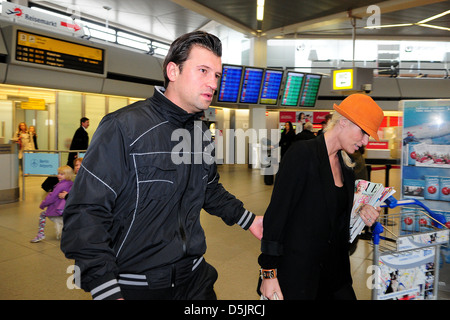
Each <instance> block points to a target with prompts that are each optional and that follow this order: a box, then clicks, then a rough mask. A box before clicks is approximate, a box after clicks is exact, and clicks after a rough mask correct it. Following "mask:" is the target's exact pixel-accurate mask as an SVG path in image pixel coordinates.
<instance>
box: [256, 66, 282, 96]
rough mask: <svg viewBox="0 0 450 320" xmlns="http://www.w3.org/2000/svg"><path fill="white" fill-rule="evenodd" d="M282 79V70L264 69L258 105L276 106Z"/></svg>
mask: <svg viewBox="0 0 450 320" xmlns="http://www.w3.org/2000/svg"><path fill="white" fill-rule="evenodd" d="M282 79H283V70H271V69H266V72H265V73H264V80H263V84H262V88H261V96H260V100H259V103H260V104H265V105H276V104H277V102H278V93H279V92H280V86H281V80H282Z"/></svg>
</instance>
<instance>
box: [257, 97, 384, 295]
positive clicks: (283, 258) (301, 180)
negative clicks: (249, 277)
mask: <svg viewBox="0 0 450 320" xmlns="http://www.w3.org/2000/svg"><path fill="white" fill-rule="evenodd" d="M334 110H335V112H334V114H333V118H332V119H331V121H330V123H329V124H328V127H327V130H326V131H325V133H324V134H322V135H320V136H318V137H317V138H316V139H310V140H306V141H298V142H296V143H294V144H293V145H292V146H291V147H290V149H289V150H288V151H287V152H286V154H285V158H284V160H283V161H282V162H281V164H280V169H279V171H278V175H277V178H276V179H275V185H274V190H273V193H272V198H271V201H270V204H269V206H268V208H267V211H266V213H265V215H264V229H263V230H264V232H263V238H262V241H261V255H260V256H259V259H258V262H259V264H260V266H261V278H262V279H260V286H259V288H260V292H261V294H262V295H263V296H264V297H266V298H268V299H274V298H275V297H278V298H281V299H282V298H285V299H300V300H301V299H313V300H314V299H324V300H326V299H356V296H355V293H354V291H353V287H352V278H351V273H350V259H349V240H350V232H349V227H350V213H351V209H352V205H353V196H354V186H355V176H354V172H353V166H354V163H353V162H352V161H351V160H350V158H349V156H348V154H352V153H354V152H355V151H356V150H358V149H359V148H360V147H362V146H364V145H366V144H367V143H368V141H369V135H370V136H372V137H374V138H375V139H376V140H379V139H378V135H377V130H378V128H379V126H380V125H381V122H382V120H383V117H384V115H383V111H382V110H381V108H380V107H379V106H378V105H377V104H376V103H375V101H373V99H372V98H370V97H369V96H366V95H363V94H353V95H350V96H348V97H347V98H346V99H344V100H343V101H342V103H341V104H340V105H339V106H338V105H336V104H335V105H334ZM379 213H380V208H374V207H372V206H370V205H365V206H364V207H363V208H362V210H361V211H360V216H361V218H362V219H363V221H364V222H365V223H366V225H368V226H371V225H372V224H373V223H374V222H375V220H376V219H377V218H378V216H379Z"/></svg>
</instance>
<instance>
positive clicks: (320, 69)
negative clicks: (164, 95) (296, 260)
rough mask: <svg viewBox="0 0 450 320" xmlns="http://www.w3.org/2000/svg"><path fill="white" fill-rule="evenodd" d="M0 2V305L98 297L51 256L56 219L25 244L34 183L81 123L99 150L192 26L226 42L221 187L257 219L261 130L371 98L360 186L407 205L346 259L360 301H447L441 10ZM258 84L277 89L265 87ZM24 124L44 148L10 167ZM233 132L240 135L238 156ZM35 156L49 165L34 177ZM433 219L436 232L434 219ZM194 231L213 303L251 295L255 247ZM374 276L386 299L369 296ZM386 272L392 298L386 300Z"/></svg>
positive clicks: (62, 155)
mask: <svg viewBox="0 0 450 320" xmlns="http://www.w3.org/2000/svg"><path fill="white" fill-rule="evenodd" d="M244 2H245V3H244ZM0 6H1V7H2V8H1V11H0V12H1V15H0V37H1V39H0V165H1V166H2V169H1V173H0V247H1V250H0V300H91V299H92V297H91V295H90V294H89V293H86V292H84V291H83V290H81V289H79V288H77V287H76V286H74V284H73V276H72V272H73V261H71V260H68V259H66V258H65V257H64V254H63V253H62V251H61V249H60V240H59V239H57V233H56V228H55V223H54V222H52V221H47V225H46V238H45V239H44V240H42V241H40V242H38V243H32V242H30V240H31V239H33V238H34V237H35V236H36V232H37V230H38V221H39V214H40V212H41V210H40V209H39V204H40V203H41V201H42V199H43V198H45V196H46V192H45V191H44V190H43V189H42V187H41V185H42V183H43V182H44V180H45V179H46V178H47V177H48V176H51V175H55V170H56V168H57V166H58V165H60V164H65V163H66V162H67V157H68V151H69V149H70V144H71V141H72V137H73V134H74V132H75V130H76V129H77V128H78V127H79V125H80V123H79V122H80V121H79V120H80V119H81V118H82V117H87V118H89V120H90V125H89V128H88V129H87V132H88V134H89V139H92V136H93V135H94V133H95V130H96V128H97V127H98V125H99V123H100V121H101V120H102V118H103V117H104V116H105V115H106V114H108V113H111V112H114V111H116V110H118V109H120V108H122V107H124V106H127V105H129V104H132V103H134V102H136V101H139V100H143V99H146V98H148V97H151V96H152V95H153V93H154V91H155V87H156V86H163V84H164V78H163V73H162V63H163V60H164V57H165V55H166V54H167V52H168V48H169V46H170V44H171V42H172V41H173V40H175V39H176V38H177V37H178V36H180V35H182V34H184V33H186V32H190V31H194V30H204V31H207V32H211V33H213V34H215V35H217V36H218V37H219V38H220V39H221V40H222V45H223V55H222V63H223V70H222V78H221V79H220V80H219V83H218V87H217V90H216V93H215V96H214V98H213V101H212V104H211V106H210V108H209V109H208V110H207V111H206V112H205V115H204V116H203V117H202V121H203V122H204V123H205V124H206V125H207V126H208V127H209V128H210V130H211V133H212V136H213V137H214V138H215V142H216V156H217V158H218V159H220V163H219V164H218V171H219V174H220V182H221V183H222V184H223V185H224V187H225V188H226V189H227V190H228V191H229V192H230V193H232V194H234V195H235V196H236V197H237V198H239V199H240V200H241V201H242V202H243V203H244V205H245V207H246V208H247V209H248V210H250V211H252V212H253V213H255V214H256V215H264V213H265V211H266V209H267V206H268V204H269V202H270V198H271V195H272V190H273V185H274V184H273V181H270V179H269V180H268V179H267V176H264V172H265V171H264V165H263V164H262V161H263V158H264V156H261V154H262V150H263V140H262V139H261V138H262V136H261V132H266V133H267V134H268V136H267V137H268V138H269V139H272V140H276V141H275V144H276V142H278V141H279V138H280V135H281V132H282V130H285V126H286V123H287V122H291V123H292V124H293V126H294V129H295V131H296V133H299V132H301V131H302V129H303V126H304V125H305V123H307V122H311V123H312V124H313V129H312V131H313V132H314V133H315V134H318V131H319V130H320V129H322V122H323V121H324V120H325V116H326V115H327V114H330V113H332V110H333V104H334V103H336V104H339V103H340V102H341V101H342V100H343V99H344V98H345V96H347V95H349V94H351V93H363V94H367V95H370V96H371V97H372V98H373V99H374V100H375V101H376V102H377V103H378V104H379V106H380V107H381V108H382V109H383V111H384V115H385V117H384V120H383V122H382V124H381V127H380V129H379V131H378V135H379V136H380V139H381V140H380V141H379V142H377V141H375V140H373V139H370V141H369V144H368V145H367V147H366V149H365V154H364V159H365V163H366V165H367V166H366V170H368V174H369V180H370V181H371V182H374V183H380V184H383V185H384V186H389V187H393V188H394V189H395V190H396V192H395V193H394V195H393V197H394V198H395V199H397V200H406V201H411V202H414V203H413V204H412V205H411V203H405V205H400V204H399V205H398V206H396V207H394V208H384V209H383V210H382V214H381V216H380V218H379V222H380V223H382V225H383V227H384V232H383V233H382V234H381V235H382V240H381V242H380V246H379V247H378V246H374V243H373V238H372V237H373V234H372V233H371V232H369V231H368V230H367V229H365V230H364V231H363V232H362V234H361V237H360V238H359V240H357V244H356V246H355V248H356V249H355V250H354V251H353V252H351V255H350V261H351V273H352V277H353V287H354V290H355V293H356V296H357V298H358V299H359V300H384V299H386V300H388V299H437V300H450V255H449V252H450V251H449V250H450V248H449V246H450V245H449V233H448V228H449V227H450V202H449V201H450V199H449V198H450V195H449V192H448V190H449V188H450V165H449V164H450V162H449V155H450V129H449V127H450V126H449V123H450V78H449V66H450V41H449V40H448V39H449V35H450V1H442V0H430V1H419V0H413V1H406V0H389V1H370V0H365V1H351V0H346V1H339V2H337V3H335V4H333V3H331V2H330V1H326V0H316V1H314V3H313V2H311V1H293V0H285V1H284V0H282V1H280V0H278V1H276V2H275V1H273V0H265V1H261V0H258V1H257V0H251V1H234V0H195V1H186V0H172V1H166V0H130V1H126V2H124V1H122V2H121V1H119V0H95V1H87V0H73V1H70V4H69V2H68V1H60V0H45V1H42V0H39V1H31V0H29V1H27V0H17V1H0ZM261 13H264V15H263V16H260V15H261ZM25 16H27V17H31V18H24V17H25ZM36 39H37V41H36ZM44 55H45V57H51V58H45V59H47V60H45V59H44ZM236 74H238V76H236ZM244 74H245V75H252V76H257V75H259V78H258V79H259V80H257V81H256V80H255V81H256V82H255V83H257V86H255V87H257V90H258V92H257V93H256V94H255V100H251V99H252V96H251V95H247V96H245V95H244V94H243V92H245V91H244V83H246V82H245V81H244V79H245V76H244ZM224 75H227V76H226V77H225V76H224ZM253 79H255V78H252V80H253ZM258 81H259V82H258ZM271 81H273V83H272V82H271ZM266 84H267V88H270V89H271V90H272V91H270V90H267V91H266V90H263V88H265V87H264V86H265V85H266ZM245 85H247V84H245ZM249 88H250V86H248V87H247V88H246V90H250V89H249ZM293 92H295V93H293ZM20 123H26V124H27V126H28V127H30V126H33V127H35V129H36V132H37V139H36V141H35V146H36V148H35V150H33V151H31V152H25V153H24V159H23V161H20V162H19V150H18V149H19V148H20V146H19V145H18V144H17V143H16V142H15V141H14V136H15V134H16V130H17V128H18V127H19V124H20ZM229 132H233V133H237V132H241V133H243V134H244V138H243V141H245V146H244V147H243V149H239V148H240V147H242V146H241V145H238V144H236V145H235V144H233V142H232V139H230V138H229V136H228V135H227V133H229ZM249 132H253V135H251V134H249ZM255 134H256V140H252V139H255ZM271 134H272V135H271ZM264 143H265V142H264ZM274 150H275V151H272V152H276V153H277V154H279V152H280V150H279V148H275V149H274ZM78 151H79V152H80V157H82V156H83V154H84V153H85V152H86V150H78ZM87 152H89V151H87ZM39 157H43V158H39ZM46 157H48V158H46ZM36 159H39V161H41V162H42V161H44V162H45V163H51V165H48V166H47V168H45V166H43V167H42V168H39V169H36V168H35V167H33V166H32V165H31V164H32V163H33V161H36ZM42 159H44V160H42ZM47 159H50V160H47ZM47 161H49V162H47ZM52 161H53V162H52ZM35 163H36V162H35ZM54 163H56V165H55V164H54ZM52 170H53V171H52ZM274 179H276V176H274ZM433 188H434V190H433ZM437 190H439V191H440V192H438V194H439V195H437V193H436V191H437ZM417 203H420V204H424V205H425V206H426V209H424V208H423V207H420V206H419V205H416V204H417ZM427 209H431V210H429V211H432V212H433V214H437V215H438V216H439V218H438V219H440V217H443V219H444V221H442V220H439V221H440V222H442V223H440V222H438V223H437V224H436V223H434V222H433V221H432V220H430V218H429V217H428V213H429V211H427ZM424 212H425V213H427V214H425V213H424ZM433 216H434V215H433ZM410 218H412V220H410ZM409 221H411V222H409ZM201 224H202V226H203V229H204V231H205V234H206V241H207V246H208V248H207V252H206V254H205V259H206V261H207V262H209V263H210V264H211V265H213V266H214V267H215V268H216V269H217V271H218V273H219V278H218V280H217V282H216V284H215V291H216V294H217V298H218V299H220V300H259V298H260V297H259V296H258V294H257V292H256V286H257V282H258V277H259V269H260V266H259V264H258V261H257V259H258V256H259V254H260V250H261V246H260V241H259V240H257V239H256V238H254V237H253V236H252V235H251V233H250V232H246V231H243V230H242V229H241V228H240V227H238V226H231V227H230V226H227V225H226V224H225V223H223V221H222V220H221V219H219V218H217V217H215V216H212V215H209V214H208V213H207V212H205V211H203V210H202V212H201ZM414 228H416V229H414ZM410 234H412V235H414V237H406V236H405V235H410ZM401 236H405V237H404V238H401ZM433 237H435V238H433ZM431 238H433V241H432V240H430V239H431ZM400 239H402V240H401V241H400ZM406 239H408V240H406ZM411 239H412V240H411ZM408 246H410V247H408ZM380 253H381V254H382V256H383V255H384V258H382V259H381V260H379V254H380ZM427 255H431V256H432V260H430V259H431V258H429V257H428V256H427ZM374 265H377V266H378V267H379V269H377V270H381V271H380V272H381V276H380V277H379V278H378V279H381V280H377V281H381V283H380V288H384V289H380V290H378V291H374V290H373V284H372V280H373V279H374V277H375V276H374V274H373V272H374V269H373V266H374ZM393 274H396V275H397V276H398V277H399V279H400V281H399V283H400V284H399V288H398V292H393V293H392V292H391V293H388V292H387V291H386V292H381V291H384V290H385V289H386V286H387V285H388V284H389V283H390V282H391V281H392V279H393V278H390V279H389V277H392V275H393Z"/></svg>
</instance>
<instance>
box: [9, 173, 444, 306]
mask: <svg viewBox="0 0 450 320" xmlns="http://www.w3.org/2000/svg"><path fill="white" fill-rule="evenodd" d="M219 171H220V174H221V182H222V184H223V185H224V186H225V187H226V188H227V189H228V190H229V191H230V192H231V193H233V194H234V195H236V196H237V197H238V198H239V199H241V200H242V201H243V202H244V204H245V206H246V208H247V209H249V210H251V211H253V212H255V213H256V214H258V215H263V214H264V212H265V209H266V207H267V205H268V203H269V200H270V196H271V192H272V186H267V185H265V184H264V182H263V177H262V176H261V175H260V173H259V171H258V170H251V169H248V168H247V166H246V165H223V166H220V167H219ZM43 180H44V178H42V177H28V178H26V182H25V191H26V192H25V194H26V195H25V198H26V199H25V200H22V199H21V200H20V201H18V202H15V203H10V204H3V205H0V248H1V249H0V300H24V299H44V300H47V299H52V300H53V299H54V300H58V299H72V300H85V299H90V298H91V297H90V294H87V293H85V292H84V291H82V290H80V289H69V287H71V286H70V285H69V286H68V285H67V283H69V284H70V283H71V281H70V280H71V279H70V274H69V273H70V266H71V265H72V264H73V262H72V261H70V260H67V259H66V258H65V257H64V255H63V253H62V252H61V250H60V248H59V241H58V240H56V236H55V229H54V225H53V222H51V221H49V222H48V223H47V227H46V239H45V240H44V241H42V242H40V243H30V239H32V238H33V237H34V236H35V235H36V232H37V224H38V216H39V212H40V210H39V203H40V201H41V199H42V198H43V197H44V196H45V193H44V191H43V190H42V189H41V188H40V184H41V183H42V181H43ZM372 181H375V182H383V183H384V171H373V172H372ZM399 184H400V174H399V170H391V185H393V186H394V187H395V188H396V189H397V190H399V187H400V186H399ZM202 225H203V227H204V229H205V233H206V239H207V244H208V250H207V253H206V255H205V258H206V260H207V261H208V262H209V263H211V264H212V265H213V266H214V267H215V268H216V269H217V270H218V272H219V279H218V281H217V283H216V287H215V289H216V293H217V296H218V298H219V299H224V300H229V299H236V300H257V299H259V297H258V296H257V294H256V284H257V277H258V269H259V266H258V264H257V257H258V255H259V246H260V244H259V241H258V240H257V239H256V238H254V237H253V236H252V235H251V234H250V233H249V232H245V231H243V230H242V229H241V228H239V227H238V226H232V227H228V226H227V225H225V224H224V223H223V222H222V220H221V219H219V218H217V217H214V216H210V215H209V214H207V213H205V212H203V213H202ZM372 254H373V251H372V247H371V246H370V245H369V243H368V241H359V243H358V248H357V250H356V252H355V253H354V254H353V255H352V256H351V262H352V274H353V279H354V288H355V291H356V294H357V297H358V299H363V300H369V299H371V291H370V290H369V289H368V288H367V285H366V281H367V279H368V277H369V274H368V273H367V272H366V270H367V267H368V266H369V265H371V264H372ZM441 279H445V277H442V276H441ZM68 280H69V281H68ZM447 280H448V281H450V280H449V279H448V276H447Z"/></svg>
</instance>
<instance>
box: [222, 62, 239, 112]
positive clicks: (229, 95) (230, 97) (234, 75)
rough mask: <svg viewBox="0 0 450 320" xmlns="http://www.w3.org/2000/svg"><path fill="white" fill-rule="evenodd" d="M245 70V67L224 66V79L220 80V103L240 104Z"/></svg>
mask: <svg viewBox="0 0 450 320" xmlns="http://www.w3.org/2000/svg"><path fill="white" fill-rule="evenodd" d="M243 69H244V67H242V66H233V65H223V66H222V77H221V78H220V88H219V95H218V98H217V101H218V102H230V103H237V102H238V98H239V88H240V85H241V77H242V71H243Z"/></svg>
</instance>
